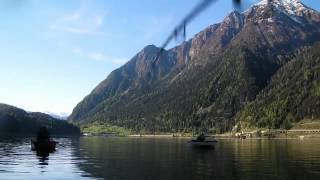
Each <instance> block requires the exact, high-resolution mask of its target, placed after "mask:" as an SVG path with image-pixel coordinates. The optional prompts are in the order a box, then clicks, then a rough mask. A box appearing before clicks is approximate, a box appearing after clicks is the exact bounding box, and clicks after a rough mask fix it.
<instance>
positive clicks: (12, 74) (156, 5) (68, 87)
mask: <svg viewBox="0 0 320 180" xmlns="http://www.w3.org/2000/svg"><path fill="white" fill-rule="evenodd" d="M198 2H199V0H1V1H0V84H1V86H0V103H5V104H10V105H14V106H17V107H20V108H23V109H25V110H27V111H40V112H53V113H57V114H59V113H71V112H72V109H73V108H74V107H75V106H76V105H77V103H79V102H80V101H81V100H82V99H83V98H84V97H85V96H86V95H88V94H89V93H90V92H91V91H92V89H93V88H94V87H95V86H96V85H97V84H98V83H99V82H101V81H102V80H104V79H105V78H106V77H107V76H108V74H109V73H110V72H111V71H112V70H114V69H116V68H118V67H120V66H121V65H123V64H124V63H125V62H127V61H128V60H130V58H131V57H133V56H134V55H135V54H136V53H138V52H139V51H140V50H141V49H142V48H143V47H145V46H146V45H149V44H154V45H156V46H161V44H162V43H163V41H164V40H165V39H166V37H167V36H168V35H169V33H170V32H171V31H172V30H173V27H174V26H175V25H177V24H178V23H179V22H180V21H181V19H182V18H183V17H184V16H185V15H186V14H187V13H188V12H189V11H190V10H191V9H192V8H193V7H194V6H195V5H196V4H197V3H198ZM256 2H258V0H245V3H246V6H247V7H249V6H250V5H252V4H254V3H256ZM303 2H304V3H305V4H307V5H308V6H310V7H313V8H314V9H317V10H318V11H319V10H320V0H303ZM232 10H233V7H232V3H231V0H218V1H217V2H216V3H215V4H213V5H212V6H210V7H209V8H208V9H206V11H204V12H203V13H202V14H201V15H200V16H198V17H197V18H196V19H195V20H194V21H193V22H192V23H191V24H190V25H188V27H187V37H188V38H191V37H192V36H193V35H194V34H196V33H197V32H199V31H201V30H203V29H204V28H205V27H207V26H209V25H211V24H214V23H217V22H220V21H222V20H223V18H224V17H225V16H226V15H227V14H228V13H230V12H231V11H232ZM179 43H181V41H178V42H173V43H171V44H170V46H171V47H173V46H175V45H178V44H179Z"/></svg>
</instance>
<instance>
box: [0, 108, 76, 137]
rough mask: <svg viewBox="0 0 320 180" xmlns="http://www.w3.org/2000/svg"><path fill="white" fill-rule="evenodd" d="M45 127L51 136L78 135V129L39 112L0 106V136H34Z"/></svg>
mask: <svg viewBox="0 0 320 180" xmlns="http://www.w3.org/2000/svg"><path fill="white" fill-rule="evenodd" d="M41 126H46V127H47V128H48V129H49V131H50V132H51V133H52V134H53V135H80V130H79V128H78V127H76V126H74V125H72V124H70V123H68V122H67V121H61V120H58V119H56V118H53V117H51V116H50V115H48V114H44V113H39V112H26V111H24V110H22V109H19V108H17V107H14V106H10V105H7V104H0V135H8V134H20V135H35V134H36V133H37V131H38V129H39V128H40V127H41Z"/></svg>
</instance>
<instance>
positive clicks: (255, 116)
mask: <svg viewBox="0 0 320 180" xmlns="http://www.w3.org/2000/svg"><path fill="white" fill-rule="evenodd" d="M319 49H320V43H316V44H315V45H313V46H311V47H308V48H304V49H302V50H301V52H299V53H298V54H297V55H296V57H295V58H294V59H292V60H291V61H290V62H289V63H287V64H285V65H284V66H283V67H282V68H281V69H280V70H279V71H278V72H277V73H276V74H275V75H273V76H272V79H271V80H270V83H269V84H268V85H267V87H266V88H264V89H263V90H262V91H261V92H260V93H259V94H258V95H257V98H256V99H255V100H254V101H253V102H251V103H250V104H248V105H247V106H246V107H245V108H244V109H243V110H242V111H241V112H240V113H239V114H238V117H237V118H238V120H239V121H240V122H241V126H242V128H246V127H252V126H258V127H269V128H286V129H289V128H291V127H292V125H293V124H294V123H296V122H298V121H300V120H303V119H311V120H319V118H320V52H319Z"/></svg>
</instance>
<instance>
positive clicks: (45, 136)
mask: <svg viewBox="0 0 320 180" xmlns="http://www.w3.org/2000/svg"><path fill="white" fill-rule="evenodd" d="M49 141H50V133H49V131H48V129H47V128H46V127H44V126H43V127H40V129H39V131H38V133H37V142H39V143H45V142H49Z"/></svg>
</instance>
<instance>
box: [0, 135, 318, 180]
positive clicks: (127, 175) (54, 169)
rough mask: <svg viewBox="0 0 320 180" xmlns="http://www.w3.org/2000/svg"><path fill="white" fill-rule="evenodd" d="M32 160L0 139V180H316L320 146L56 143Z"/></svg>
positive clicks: (26, 146) (104, 140) (25, 145)
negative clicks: (48, 150) (48, 153)
mask: <svg viewBox="0 0 320 180" xmlns="http://www.w3.org/2000/svg"><path fill="white" fill-rule="evenodd" d="M56 140H57V141H59V142H60V144H59V146H58V149H57V151H56V152H55V153H52V154H50V155H49V156H46V155H37V154H36V153H35V152H32V151H30V139H27V138H26V139H21V138H10V139H5V138H2V139H0V179H8V180H9V179H138V180H141V179H152V180H156V179H227V180H229V179H246V180H247V179H248V180H250V179H252V180H255V179H259V180H263V179H288V180H289V179H290V180H294V179H315V180H318V179H320V140H317V139H310V140H308V139H305V140H294V139H289V140H285V139H277V140H250V139H246V140H234V139H232V140H227V139H225V140H219V142H218V143H217V145H216V147H215V149H205V150H204V149H195V148H192V147H189V146H187V145H186V141H188V139H172V138H168V139H166V138H108V137H81V138H78V139H68V138H65V139H63V138H60V139H56Z"/></svg>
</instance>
